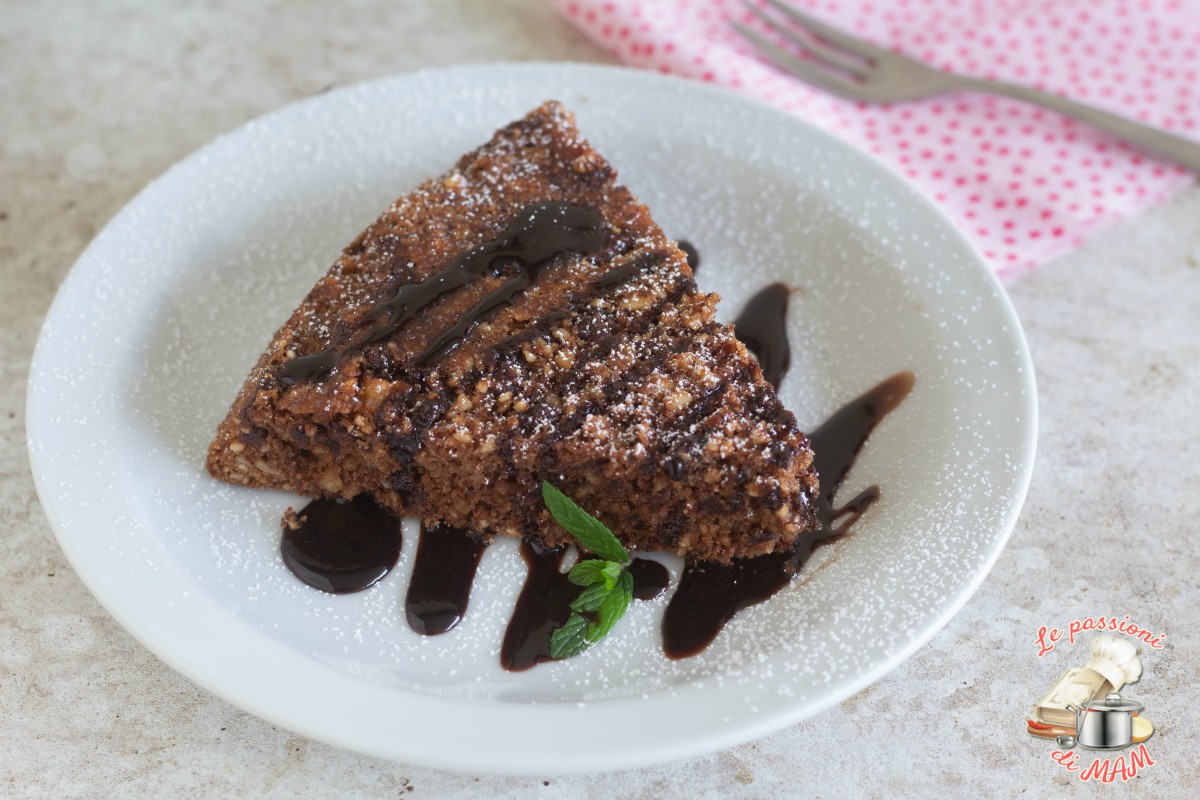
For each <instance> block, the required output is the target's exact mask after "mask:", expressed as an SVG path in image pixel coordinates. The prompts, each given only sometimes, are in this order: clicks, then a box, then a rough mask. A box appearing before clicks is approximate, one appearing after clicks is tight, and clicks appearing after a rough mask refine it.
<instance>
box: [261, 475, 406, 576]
mask: <svg viewBox="0 0 1200 800" xmlns="http://www.w3.org/2000/svg"><path fill="white" fill-rule="evenodd" d="M296 518H297V519H298V520H299V526H298V527H295V528H293V527H291V526H289V525H288V524H286V522H285V525H284V529H283V538H282V539H281V541H280V551H281V553H282V555H283V563H284V564H286V565H287V567H288V569H290V570H291V571H292V572H293V573H294V574H295V575H296V577H297V578H299V579H300V580H302V581H304V582H305V583H307V584H308V585H309V586H312V587H315V588H317V589H320V590H321V591H324V592H332V593H333V594H346V593H348V592H359V591H362V590H363V589H366V588H367V587H368V586H370V585H372V584H373V583H375V582H376V581H378V580H379V579H380V578H382V577H383V576H384V575H386V574H388V572H389V571H390V570H391V569H392V567H394V566H396V560H397V559H398V558H400V543H401V536H400V532H401V522H400V519H399V518H398V517H396V516H395V515H394V514H392V512H390V511H388V510H387V509H386V508H384V507H383V506H381V505H379V504H378V503H376V502H375V501H374V500H372V499H371V498H370V497H369V496H367V495H365V494H363V495H359V496H358V497H355V498H354V499H353V500H350V501H345V500H313V501H312V502H311V503H309V504H308V505H306V506H305V507H304V508H303V510H301V511H300V513H299V514H297V515H296Z"/></svg>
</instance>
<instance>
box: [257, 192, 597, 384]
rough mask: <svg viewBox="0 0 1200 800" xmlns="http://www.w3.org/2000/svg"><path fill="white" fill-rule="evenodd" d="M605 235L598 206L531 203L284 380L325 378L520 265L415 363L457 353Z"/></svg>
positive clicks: (291, 366)
mask: <svg viewBox="0 0 1200 800" xmlns="http://www.w3.org/2000/svg"><path fill="white" fill-rule="evenodd" d="M607 238H608V228H607V226H606V225H605V222H604V218H603V217H602V216H601V215H600V214H599V213H598V212H596V211H593V210H591V209H587V208H582V207H580V206H576V205H573V204H571V203H564V202H549V203H538V204H536V205H531V206H528V207H527V208H525V209H523V210H522V211H521V213H520V214H518V215H517V217H516V219H514V220H513V221H512V223H510V224H509V226H508V228H507V229H506V230H505V231H504V233H502V234H501V235H500V236H499V237H498V238H496V239H494V240H492V241H490V242H487V243H486V244H482V245H479V246H478V247H475V248H474V249H472V250H469V251H467V252H466V253H464V254H463V255H461V256H459V257H458V258H456V259H455V260H454V261H453V262H451V264H450V265H449V266H448V267H446V268H445V269H443V270H442V271H441V272H439V273H437V274H436V275H432V276H430V277H429V278H426V279H425V280H423V281H421V282H419V283H410V284H405V285H404V286H401V287H400V288H399V289H397V290H396V293H395V294H394V295H393V296H392V297H391V298H390V299H388V300H385V301H383V302H381V303H379V304H378V305H376V306H375V307H374V308H372V309H371V312H370V314H369V318H370V320H371V321H372V322H373V323H374V324H373V325H371V326H370V327H368V328H367V329H366V330H365V331H346V332H344V333H341V334H339V335H338V336H336V337H335V338H334V340H333V343H332V344H330V345H329V347H327V348H325V349H324V350H321V351H320V352H317V353H313V354H311V355H306V356H298V357H297V358H293V359H292V360H291V361H289V362H287V363H286V364H284V365H283V367H282V368H281V369H280V370H279V379H280V380H281V381H282V382H283V383H284V384H286V385H291V384H294V383H299V382H304V381H312V380H317V379H319V378H322V377H324V376H325V375H326V374H328V373H329V372H330V371H331V370H332V369H333V368H334V367H335V366H337V362H338V360H339V359H340V358H341V357H342V356H343V355H344V354H345V353H346V352H348V351H350V350H352V349H353V348H355V347H361V346H362V345H365V344H370V343H371V342H377V341H380V340H381V339H384V338H386V337H388V336H391V335H392V334H393V333H395V332H396V331H398V330H400V328H402V327H403V326H404V325H405V324H406V323H407V322H409V321H410V320H411V319H413V318H414V317H416V316H417V315H418V314H419V313H420V312H421V311H422V310H423V309H424V308H425V307H426V306H428V305H430V304H431V303H433V302H434V301H435V300H437V299H438V298H440V297H442V296H443V295H445V294H449V293H450V292H452V291H454V290H455V289H457V288H459V287H461V286H464V285H466V284H468V283H470V282H471V281H473V280H475V279H476V278H479V277H481V276H483V275H486V274H495V273H497V272H500V271H502V270H509V269H511V268H512V267H514V266H515V267H518V268H519V271H518V272H517V274H516V275H515V276H514V277H511V278H509V279H508V280H507V281H505V282H504V283H503V284H502V285H501V286H500V287H499V288H497V289H495V290H494V291H492V292H491V293H489V294H488V295H487V296H486V297H484V298H483V299H482V300H480V301H479V302H478V303H476V304H475V306H474V307H472V308H471V309H470V310H469V311H467V312H466V313H465V314H463V315H462V316H461V317H460V318H459V319H458V321H457V322H455V324H454V325H452V326H451V327H450V329H449V330H446V331H443V332H442V333H441V334H439V335H438V336H437V337H436V338H435V339H434V340H433V342H431V343H430V344H429V345H428V346H427V347H426V348H425V349H424V350H423V351H422V352H421V353H419V354H418V355H417V356H416V358H415V359H414V361H413V364H414V365H415V366H420V365H422V364H425V363H428V362H429V361H433V360H436V359H438V358H441V357H442V356H444V355H446V354H448V353H450V352H451V351H453V350H454V348H455V347H457V346H458V345H459V343H461V342H462V340H463V338H464V337H465V336H466V335H467V334H468V333H469V332H470V331H471V329H472V328H473V327H475V325H477V324H478V323H480V322H482V321H483V320H485V319H487V318H488V317H489V316H491V315H492V314H494V313H496V312H497V311H498V310H499V309H500V308H502V307H504V306H506V305H508V304H510V303H511V302H512V301H513V299H514V298H516V297H517V295H519V294H520V293H521V292H523V291H524V290H525V289H526V288H528V287H529V285H530V284H531V283H532V282H533V281H534V280H535V279H536V278H537V276H538V275H539V274H540V273H541V271H542V269H544V268H545V267H546V266H547V265H548V264H549V263H550V262H551V261H553V260H554V258H555V256H558V255H559V254H561V253H565V252H575V253H584V254H589V255H590V254H592V253H595V252H597V251H599V250H600V248H602V247H603V246H604V243H605V241H606V239H607Z"/></svg>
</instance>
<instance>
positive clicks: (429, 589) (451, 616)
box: [404, 525, 487, 636]
mask: <svg viewBox="0 0 1200 800" xmlns="http://www.w3.org/2000/svg"><path fill="white" fill-rule="evenodd" d="M486 549H487V542H485V541H483V540H482V539H481V538H480V537H478V536H476V535H474V534H472V533H471V532H470V531H468V530H465V529H463V528H452V527H450V526H449V525H438V526H436V527H434V528H430V529H426V527H425V526H424V525H422V526H421V538H420V540H419V541H418V543H417V557H416V559H415V561H414V563H413V571H412V577H411V578H410V579H409V582H408V594H407V595H406V596H405V599H404V615H405V617H406V618H407V619H408V626H409V627H410V628H412V629H413V630H414V631H416V632H417V633H420V634H424V635H425V636H435V635H437V634H439V633H445V632H446V631H448V630H450V629H451V628H453V627H454V626H455V625H457V624H458V623H459V622H460V621H461V620H462V618H463V615H464V614H466V613H467V603H468V601H469V600H470V599H471V584H472V583H474V582H475V571H476V569H478V567H479V560H480V559H481V558H482V557H483V551H484V550H486Z"/></svg>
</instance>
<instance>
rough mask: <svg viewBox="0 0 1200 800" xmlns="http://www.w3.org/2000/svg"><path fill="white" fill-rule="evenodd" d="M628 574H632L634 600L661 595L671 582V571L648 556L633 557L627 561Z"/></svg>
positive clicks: (648, 598) (651, 598) (650, 598)
mask: <svg viewBox="0 0 1200 800" xmlns="http://www.w3.org/2000/svg"><path fill="white" fill-rule="evenodd" d="M629 574H631V575H633V599H634V600H653V599H654V598H656V597H661V596H662V593H663V592H665V591H666V590H667V584H669V583H670V582H671V573H670V572H668V571H667V568H666V567H664V566H663V565H662V564H660V563H658V562H657V561H651V560H650V559H648V558H635V559H634V560H633V561H631V562H629Z"/></svg>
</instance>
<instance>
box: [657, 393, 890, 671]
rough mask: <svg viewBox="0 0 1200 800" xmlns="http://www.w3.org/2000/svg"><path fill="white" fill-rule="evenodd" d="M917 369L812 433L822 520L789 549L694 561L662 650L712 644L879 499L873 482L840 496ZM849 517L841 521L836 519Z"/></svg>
mask: <svg viewBox="0 0 1200 800" xmlns="http://www.w3.org/2000/svg"><path fill="white" fill-rule="evenodd" d="M913 380H914V379H913V375H912V373H911V372H900V373H897V374H896V375H893V376H892V377H890V378H888V379H887V380H885V381H884V382H883V383H881V384H879V385H878V386H876V387H875V388H874V389H872V390H870V391H869V392H867V393H866V394H864V395H862V396H861V397H859V398H856V399H855V400H852V401H851V402H849V403H847V404H846V405H845V406H844V407H843V408H842V409H841V410H839V411H838V412H837V413H836V414H834V415H833V416H832V417H830V418H829V419H828V420H827V421H826V422H825V424H823V425H822V426H821V427H819V428H817V430H816V431H814V432H813V433H810V434H809V440H810V441H811V442H812V449H813V453H814V455H815V464H816V468H817V474H818V475H819V476H820V479H821V491H820V496H819V497H818V498H817V518H818V520H819V521H820V523H821V527H820V528H819V529H818V530H816V531H811V532H809V533H805V534H803V535H801V536H800V537H799V539H797V541H796V546H795V548H794V549H793V550H792V551H790V552H785V553H772V554H770V555H766V556H759V557H757V558H745V559H735V560H734V561H733V563H731V564H728V565H721V564H711V563H689V564H688V565H687V566H686V567H685V568H684V571H683V576H682V577H681V578H680V581H679V588H678V589H676V590H675V594H674V596H672V598H671V602H670V603H669V604H668V605H667V611H666V615H665V616H664V618H663V628H662V630H663V651H664V652H665V653H666V654H667V656H668V657H670V658H687V657H688V656H692V655H695V654H696V653H698V652H700V651H701V650H703V649H704V648H705V647H707V646H708V645H709V644H710V643H711V642H712V640H713V639H714V638H716V636H717V634H718V633H720V631H721V628H723V627H724V626H725V623H726V622H728V621H729V620H730V619H732V618H733V616H734V615H735V614H737V612H739V611H741V610H742V609H743V608H747V607H748V606H752V605H755V604H756V603H761V602H762V601H764V600H766V599H767V598H769V597H771V596H772V595H774V594H775V593H776V592H778V591H779V590H780V589H782V588H783V587H784V586H786V585H787V584H788V583H789V582H790V581H791V580H792V578H793V577H794V576H795V575H796V572H797V571H799V569H800V568H801V567H802V566H803V565H804V562H805V561H806V560H807V559H808V557H809V555H810V554H811V553H812V551H813V549H814V548H815V547H816V546H817V545H820V544H823V543H824V542H827V541H829V540H830V539H833V538H835V537H837V536H840V535H842V534H843V533H845V532H846V531H847V530H848V529H849V528H850V526H851V525H852V524H853V523H854V521H855V520H857V519H858V518H859V517H860V516H861V515H862V514H863V512H865V511H866V510H867V508H868V507H870V505H871V504H872V503H873V502H875V500H877V499H878V498H879V487H877V486H873V487H871V488H870V489H867V490H866V491H864V492H863V493H862V494H860V495H858V496H857V497H855V498H854V499H853V500H851V501H850V502H849V503H847V504H846V505H844V506H842V507H841V508H836V507H835V506H834V504H833V499H834V496H835V495H836V494H837V491H838V489H839V488H840V487H841V485H842V482H843V481H844V480H845V478H846V475H847V473H849V471H850V467H851V466H852V465H853V464H854V460H855V458H857V456H858V453H859V451H860V450H862V447H863V444H864V443H866V441H867V437H869V436H870V435H871V431H872V430H874V429H875V426H876V425H878V424H879V422H880V421H881V420H882V419H883V418H884V417H886V416H887V415H888V414H889V413H890V412H891V411H893V410H894V409H895V408H896V407H897V406H899V405H900V403H901V402H902V401H903V400H904V398H905V397H907V396H908V394H909V392H910V391H912V387H913ZM842 517H848V519H846V520H845V521H843V522H842V523H841V525H839V526H838V527H837V528H834V527H833V523H834V521H836V520H838V519H840V518H842Z"/></svg>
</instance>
